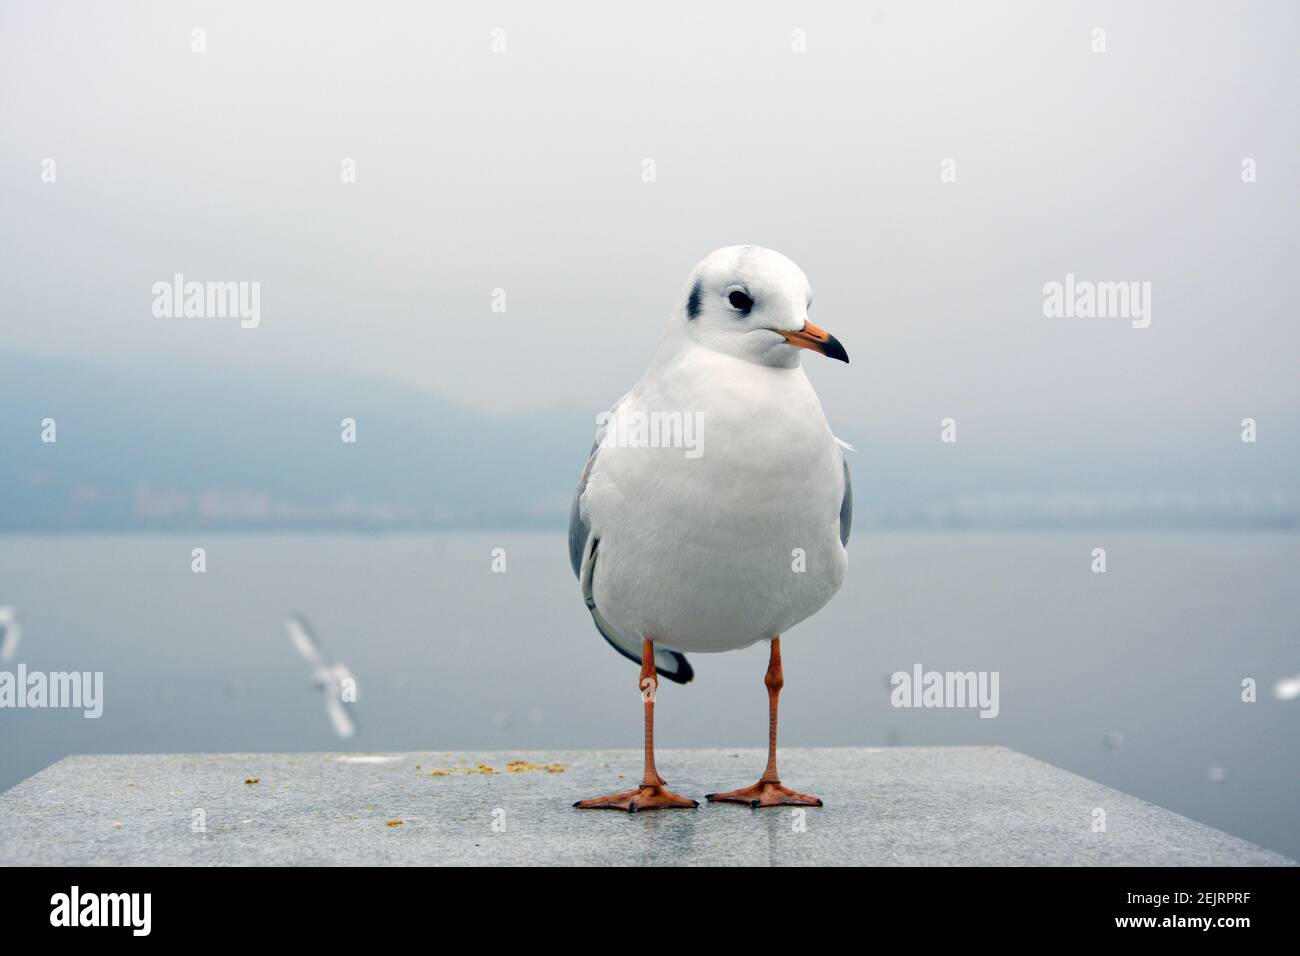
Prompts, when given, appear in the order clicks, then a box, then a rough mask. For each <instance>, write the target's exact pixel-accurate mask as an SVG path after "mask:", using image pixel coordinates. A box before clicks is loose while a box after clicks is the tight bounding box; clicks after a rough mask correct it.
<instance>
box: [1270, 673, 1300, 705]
mask: <svg viewBox="0 0 1300 956" xmlns="http://www.w3.org/2000/svg"><path fill="white" fill-rule="evenodd" d="M1273 696H1274V697H1276V698H1277V699H1278V700H1295V699H1296V698H1297V697H1300V674H1297V675H1296V676H1295V677H1284V678H1282V680H1280V681H1278V682H1277V683H1276V684H1274V685H1273Z"/></svg>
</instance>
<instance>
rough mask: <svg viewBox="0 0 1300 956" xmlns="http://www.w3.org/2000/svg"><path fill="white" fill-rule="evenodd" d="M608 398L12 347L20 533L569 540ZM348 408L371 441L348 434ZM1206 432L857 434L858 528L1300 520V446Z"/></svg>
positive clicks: (4, 366)
mask: <svg viewBox="0 0 1300 956" xmlns="http://www.w3.org/2000/svg"><path fill="white" fill-rule="evenodd" d="M612 397H613V396H601V398H602V399H608V398H612ZM605 407H607V405H605V404H601V403H594V404H593V408H592V409H591V410H588V411H581V410H554V411H547V412H538V413H535V414H531V415H527V416H517V417H512V418H495V417H491V416H487V415H483V414H480V413H477V412H475V411H472V410H469V409H466V408H463V407H459V406H457V405H455V404H452V403H450V402H448V401H446V400H444V399H440V398H438V397H437V396H435V395H433V394H430V393H425V392H421V391H418V390H415V389H410V388H404V387H400V386H395V385H389V384H385V383H382V382H376V381H371V380H363V379H347V378H321V379H319V380H309V379H305V378H302V377H297V378H294V379H292V380H289V379H273V378H258V377H255V376H251V375H249V374H247V373H243V372H241V373H238V374H234V373H232V374H229V375H227V374H223V373H221V372H219V371H215V370H213V369H200V368H174V367H157V366H149V367H135V368H132V367H125V366H109V365H97V364H91V363H80V362H75V361H70V360H65V359H55V358H48V357H37V356H30V355H19V354H14V353H5V352H0V531H31V532H47V531H141V530H178V529H184V528H196V527H202V528H229V529H239V530H250V529H252V530H255V529H268V530H269V529H288V528H297V529H357V530H385V529H471V528H515V529H550V530H554V531H556V532H557V533H559V532H562V531H563V530H564V528H565V526H566V519H567V514H568V507H569V499H570V496H571V495H572V493H573V488H574V486H575V484H576V482H577V478H578V475H579V473H580V471H581V469H582V465H583V463H584V461H585V460H586V454H587V451H588V449H589V448H590V445H591V439H592V435H593V434H594V432H595V427H596V418H595V416H596V413H597V411H600V410H602V409H603V408H605ZM47 418H48V419H53V420H54V423H55V429H56V431H55V434H56V437H57V441H56V442H54V443H45V442H42V440H41V437H42V421H43V420H44V419H47ZM345 418H351V419H354V420H355V421H356V434H357V441H356V443H355V444H348V443H344V442H343V441H341V440H340V435H341V431H342V428H343V426H342V422H343V419H345ZM1229 424H1231V423H1229ZM1198 427H1203V428H1206V430H1207V432H1206V433H1198V434H1193V435H1184V436H1182V437H1181V438H1178V439H1175V438H1173V437H1171V436H1169V435H1167V434H1164V433H1161V432H1159V431H1156V432H1154V433H1153V435H1152V437H1151V439H1150V442H1149V443H1148V444H1147V445H1144V446H1143V447H1142V448H1140V449H1133V448H1130V449H1128V450H1127V451H1117V450H1115V449H1111V448H1104V447H1092V446H1088V447H1080V446H1079V445H1078V443H1077V442H1073V441H1072V442H1070V443H1068V444H1066V445H1064V446H1063V447H1057V448H1045V447H1039V446H1037V445H1035V444H1034V443H1032V442H1018V443H1014V444H1006V443H1003V444H1002V445H997V446H994V445H992V444H991V443H990V444H988V445H981V444H980V443H978V442H969V441H968V442H964V443H963V444H962V445H961V446H953V445H947V446H945V445H941V444H940V443H939V442H938V441H937V440H936V438H935V435H933V434H927V435H926V436H925V440H921V439H917V440H915V441H913V442H911V443H900V442H897V441H894V442H885V441H880V440H873V439H872V438H871V437H870V436H868V437H867V438H863V437H862V436H861V435H860V434H855V433H853V432H850V433H849V434H847V435H846V436H845V437H847V438H849V439H851V440H852V441H853V442H854V444H856V445H857V446H858V447H859V448H860V449H861V450H860V451H857V452H849V453H848V460H849V464H850V467H851V468H852V470H853V476H854V503H855V514H854V527H855V528H864V527H870V526H878V527H902V528H933V527H941V528H951V527H973V528H1000V527H1016V528H1024V527H1034V528H1066V527H1092V526H1112V527H1128V528H1181V527H1225V528H1229V527H1230V528H1241V527H1264V528H1294V527H1297V526H1298V525H1300V520H1298V517H1300V504H1298V501H1300V498H1298V494H1297V483H1298V482H1300V463H1298V462H1297V449H1295V448H1294V447H1292V446H1291V444H1290V443H1288V442H1285V441H1281V442H1279V441H1274V442H1272V443H1268V444H1265V443H1260V444H1259V445H1257V446H1250V447H1249V448H1246V449H1242V448H1238V447H1234V444H1233V441H1232V434H1231V429H1228V432H1229V433H1228V435H1227V437H1226V438H1225V437H1224V435H1223V429H1221V428H1220V426H1219V424H1218V423H1212V427H1213V429H1214V430H1213V431H1212V432H1210V431H1209V428H1210V426H1198Z"/></svg>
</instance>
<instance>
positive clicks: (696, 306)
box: [686, 280, 704, 319]
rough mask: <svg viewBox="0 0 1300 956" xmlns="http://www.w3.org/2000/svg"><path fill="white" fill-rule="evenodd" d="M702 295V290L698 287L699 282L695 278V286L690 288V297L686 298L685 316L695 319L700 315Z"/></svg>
mask: <svg viewBox="0 0 1300 956" xmlns="http://www.w3.org/2000/svg"><path fill="white" fill-rule="evenodd" d="M703 296H704V290H702V289H701V288H700V283H699V281H698V280H696V283H695V287H694V288H693V289H691V297H690V298H689V299H687V300H686V318H688V319H696V318H699V315H700V300H701V299H702V298H703Z"/></svg>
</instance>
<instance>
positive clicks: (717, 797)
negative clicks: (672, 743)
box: [706, 637, 822, 807]
mask: <svg viewBox="0 0 1300 956" xmlns="http://www.w3.org/2000/svg"><path fill="white" fill-rule="evenodd" d="M763 683H764V684H765V685H767V714H768V725H767V768H766V769H765V770H764V771H763V776H761V777H760V778H759V780H758V783H756V784H754V785H753V786H752V787H745V788H743V789H741V790H728V791H727V792H726V793H710V794H708V796H707V797H706V799H708V800H711V801H715V802H726V803H748V804H749V805H750V806H751V807H780V806H796V807H820V806H821V805H822V802H821V800H819V799H818V798H817V797H810V796H808V794H806V793H799V792H798V791H797V790H791V789H790V788H789V787H783V786H782V785H781V778H780V777H779V776H778V775H777V772H776V699H777V697H779V696H780V694H781V688H782V687H784V686H785V675H784V674H783V673H782V672H781V638H779V637H774V638H772V655H771V657H770V658H769V659H768V662H767V676H765V677H764V678H763Z"/></svg>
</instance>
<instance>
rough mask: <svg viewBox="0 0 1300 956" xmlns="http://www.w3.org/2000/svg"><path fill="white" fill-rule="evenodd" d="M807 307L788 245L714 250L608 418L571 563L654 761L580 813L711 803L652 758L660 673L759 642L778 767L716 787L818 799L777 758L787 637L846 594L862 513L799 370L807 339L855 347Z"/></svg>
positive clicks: (763, 797)
mask: <svg viewBox="0 0 1300 956" xmlns="http://www.w3.org/2000/svg"><path fill="white" fill-rule="evenodd" d="M811 305H812V292H811V290H810V288H809V285H808V279H807V277H805V276H804V274H803V272H802V270H800V268H799V267H798V266H797V265H795V264H794V263H793V262H791V261H790V260H789V259H787V258H786V257H785V256H783V255H781V254H780V253H778V252H773V251H772V250H770V249H763V248H761V247H759V246H728V247H726V248H723V249H718V250H716V251H715V252H712V253H710V254H709V255H708V256H707V257H706V258H705V259H704V260H703V261H702V262H701V263H700V264H699V265H697V266H696V267H695V269H694V271H692V273H691V276H690V279H689V281H688V282H687V284H686V287H685V290H684V291H683V293H682V295H681V298H680V301H679V303H678V305H677V308H676V310H675V311H674V312H673V315H672V318H670V319H669V321H668V326H667V329H666V330H665V332H664V335H663V338H662V340H661V342H660V344H659V347H658V349H657V351H656V352H655V354H654V357H653V359H652V360H651V362H650V366H649V368H648V369H647V370H646V372H645V374H644V375H642V377H641V380H640V381H639V382H637V383H636V385H635V386H633V388H632V390H631V391H630V392H628V393H627V394H626V395H624V396H623V397H622V398H621V399H619V401H618V402H617V403H616V404H615V405H614V407H613V408H612V409H610V411H609V412H608V413H607V414H605V415H602V416H600V417H599V419H598V423H599V425H600V427H599V428H598V430H597V433H596V441H595V443H594V444H593V445H592V449H591V453H590V457H589V458H588V460H587V466H586V468H584V469H583V472H582V478H581V480H580V481H579V482H578V489H577V492H576V493H575V495H574V498H573V504H572V507H571V508H570V515H569V559H570V563H571V564H572V566H573V571H574V573H575V574H576V575H577V577H578V581H579V584H580V586H581V591H582V596H583V598H584V600H585V601H586V604H587V609H588V610H589V611H590V612H591V616H592V620H593V621H594V622H595V624H596V629H597V630H598V631H599V632H600V634H601V635H602V636H603V637H604V638H605V640H606V641H607V642H609V644H610V645H611V646H612V647H613V648H614V649H615V650H616V651H618V652H619V653H620V654H622V655H623V656H624V657H627V658H629V659H630V660H633V661H636V662H638V663H640V665H641V674H640V680H639V683H638V688H639V689H640V691H641V697H642V703H643V708H644V714H645V771H644V774H643V776H642V779H641V786H640V787H638V788H637V789H636V790H631V791H628V792H626V793H616V794H611V795H609V796H603V797H595V798H593V799H589V800H579V801H578V802H577V803H575V804H574V806H575V807H578V808H580V809H618V810H627V811H630V812H637V811H641V810H652V809H659V808H674V807H686V808H689V807H697V806H699V803H698V802H697V801H695V800H692V799H689V798H687V797H682V796H679V795H677V794H675V793H672V792H670V791H669V790H668V789H667V787H666V785H665V782H664V779H663V778H662V777H661V776H660V775H659V772H658V770H657V769H656V768H655V759H654V705H655V694H656V691H657V690H658V679H659V678H666V679H668V680H670V681H674V682H676V683H679V684H685V683H687V682H689V681H690V680H691V678H692V677H693V676H694V672H693V670H692V669H691V665H690V663H689V662H688V661H687V659H686V657H685V655H684V653H683V652H686V651H699V652H702V653H714V652H721V651H730V650H735V649H737V648H742V647H748V646H750V645H752V644H755V643H757V642H759V641H768V642H769V647H770V650H769V660H768V667H767V673H766V675H765V677H764V681H763V682H764V684H765V686H766V687H767V694H768V715H769V716H768V750H767V767H766V769H765V770H764V771H763V775H762V777H761V778H760V779H759V781H758V782H757V783H755V784H754V785H753V786H750V787H745V788H743V789H739V790H731V791H726V792H723V793H711V794H708V795H707V799H709V800H711V801H721V802H730V803H743V804H748V805H750V806H751V807H772V806H782V805H793V806H821V805H822V801H821V800H819V799H818V798H816V797H813V796H809V795H808V794H805V793H799V792H798V791H795V790H791V789H789V788H788V787H786V786H784V785H783V784H782V783H781V778H780V776H779V775H778V773H777V769H776V730H777V697H778V695H779V694H780V692H781V688H782V686H784V683H785V680H784V676H783V673H782V670H781V638H780V635H781V634H783V633H785V632H786V631H788V630H789V629H790V628H791V627H793V626H794V625H796V624H798V623H799V622H800V621H803V620H805V619H807V618H808V617H810V616H811V615H813V614H815V613H816V612H817V611H818V610H820V609H821V608H822V607H823V606H825V605H826V603H827V602H828V601H830V599H831V598H832V597H833V596H834V594H835V592H836V591H838V590H839V588H840V585H841V583H842V582H843V580H844V574H845V571H846V569H847V567H848V554H847V552H846V551H845V546H846V545H847V544H848V540H849V529H850V526H851V524H852V518H853V491H852V486H851V484H850V480H849V468H848V464H847V463H846V462H845V460H844V450H845V448H846V447H848V446H846V445H845V444H844V443H843V442H840V441H839V440H838V439H837V438H835V436H834V435H832V434H831V429H830V425H829V424H828V423H827V421H826V416H825V414H824V413H823V412H822V406H821V403H820V402H819V401H818V400H817V394H816V392H815V391H814V390H813V387H812V384H811V383H810V382H809V381H808V377H807V376H806V375H805V374H804V371H803V368H802V367H801V366H800V364H799V359H800V356H801V355H802V350H804V349H810V350H812V351H814V352H820V353H821V354H822V355H825V356H827V357H829V358H832V359H837V360H839V361H841V362H848V360H849V356H848V353H847V352H845V350H844V346H843V345H841V344H840V342H839V340H838V339H836V338H835V336H833V335H831V334H830V333H828V332H826V331H824V330H823V329H820V328H818V327H817V326H815V325H813V324H812V323H811V322H809V321H808V309H809V307H810V306H811ZM656 423H657V424H656ZM665 439H668V440H665ZM673 439H677V440H675V441H674V440H673ZM688 439H689V441H688Z"/></svg>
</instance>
